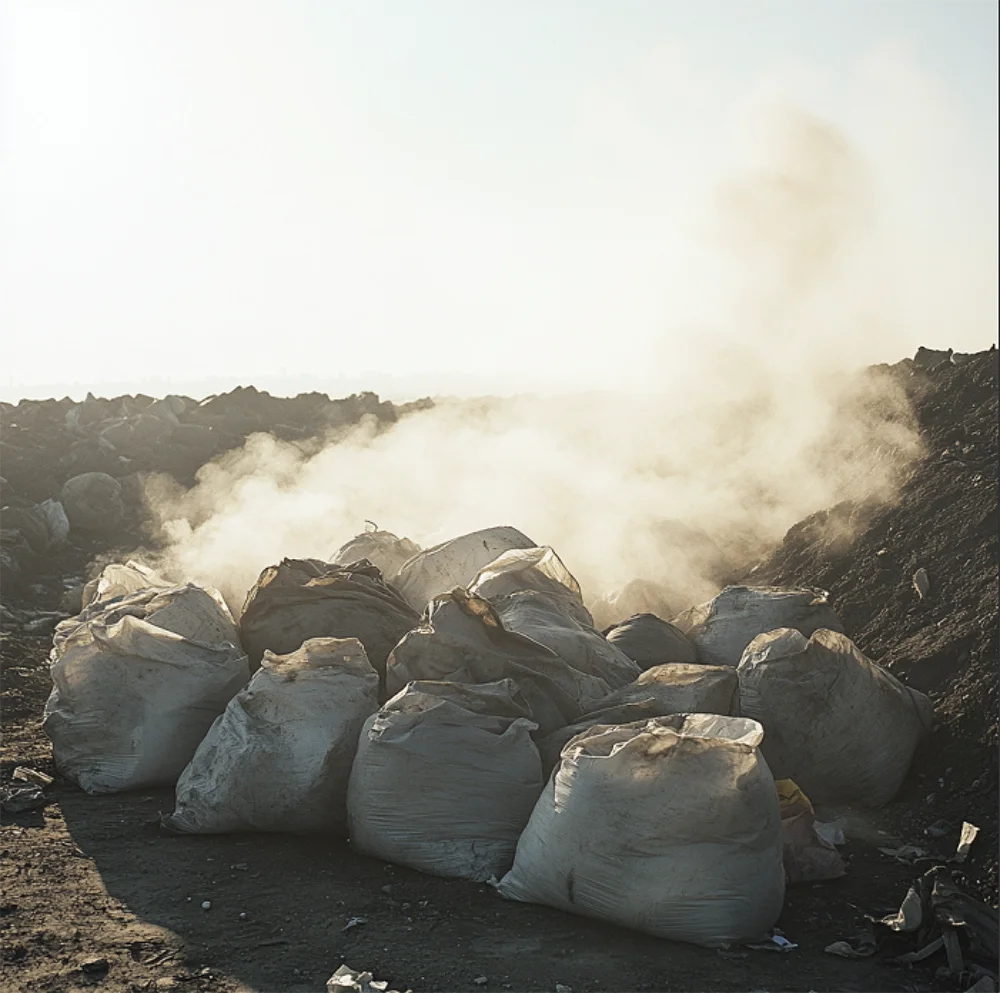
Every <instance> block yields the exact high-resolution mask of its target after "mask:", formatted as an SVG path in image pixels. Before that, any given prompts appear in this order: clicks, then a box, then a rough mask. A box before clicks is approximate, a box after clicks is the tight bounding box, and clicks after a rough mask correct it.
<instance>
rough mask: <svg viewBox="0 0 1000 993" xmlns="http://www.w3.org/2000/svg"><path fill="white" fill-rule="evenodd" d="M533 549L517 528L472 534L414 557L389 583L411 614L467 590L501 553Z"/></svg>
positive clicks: (489, 530) (487, 530)
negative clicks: (438, 598) (451, 593)
mask: <svg viewBox="0 0 1000 993" xmlns="http://www.w3.org/2000/svg"><path fill="white" fill-rule="evenodd" d="M534 547H535V543H534V542H533V541H532V540H531V539H530V538H528V537H526V536H525V535H523V534H521V532H520V531H518V530H517V529H516V528H511V527H498V528H486V529H485V530H483V531H473V532H472V533H471V534H463V535H462V536H461V537H460V538H453V539H452V540H451V541H446V542H443V543H442V544H440V545H435V546H434V547H433V548H428V549H427V550H426V551H423V552H420V554H419V555H415V556H414V557H413V558H412V559H410V560H409V562H407V563H406V564H405V565H404V566H403V567H402V568H401V569H400V570H399V572H398V573H397V574H396V576H395V577H394V578H393V579H392V580H391V583H392V585H393V586H395V587H396V589H397V590H399V592H400V593H402V595H403V598H404V599H405V600H406V602H407V603H408V604H409V605H410V606H411V607H412V608H413V609H414V610H417V611H422V610H423V609H424V607H425V606H426V605H427V604H428V603H429V602H430V601H431V600H432V599H433V598H434V597H436V596H439V595H441V594H443V593H448V592H449V591H451V590H453V589H455V588H456V587H459V586H461V587H465V586H468V585H469V583H471V582H472V581H473V579H475V578H476V574H477V573H478V572H479V570H480V569H482V568H483V566H486V565H489V564H490V562H492V561H493V560H494V559H495V558H496V557H497V556H498V555H501V554H502V553H503V552H506V551H509V550H510V549H512V548H534Z"/></svg>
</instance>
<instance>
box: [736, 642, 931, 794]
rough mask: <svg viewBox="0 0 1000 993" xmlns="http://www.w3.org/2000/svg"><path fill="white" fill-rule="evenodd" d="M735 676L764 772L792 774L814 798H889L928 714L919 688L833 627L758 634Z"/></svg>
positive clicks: (928, 722)
mask: <svg viewBox="0 0 1000 993" xmlns="http://www.w3.org/2000/svg"><path fill="white" fill-rule="evenodd" d="M739 678H740V707H741V710H742V712H743V714H745V715H746V716H747V717H752V718H753V719H754V720H757V721H759V722H760V723H761V724H762V725H763V727H764V731H765V738H764V743H763V745H762V746H761V751H762V752H763V753H764V757H765V758H766V759H767V763H768V765H769V766H770V767H771V771H772V772H773V773H774V775H775V776H776V777H777V778H778V779H793V780H795V782H796V783H797V784H798V785H799V786H800V787H801V789H802V790H803V791H804V792H805V794H806V795H807V796H808V797H809V799H810V800H812V801H813V803H826V804H837V803H847V804H853V805H859V806H863V807H880V806H882V805H883V804H885V803H888V802H889V801H890V800H891V799H892V798H893V797H894V796H895V795H896V793H897V792H898V790H899V788H900V786H901V785H902V783H903V779H904V778H905V776H906V773H907V771H908V770H909V768H910V762H911V760H912V758H913V754H914V752H915V751H916V749H917V745H918V744H919V743H920V740H921V738H923V737H924V735H925V734H926V733H927V732H928V731H929V730H930V728H931V725H932V723H933V719H934V711H933V706H932V705H931V702H930V700H929V699H928V698H927V697H926V696H925V695H924V694H923V693H920V692H918V691H917V690H914V689H912V688H910V687H908V686H904V685H903V684H902V683H901V682H900V681H899V680H898V679H896V677H895V676H893V675H892V674H891V673H890V672H887V671H886V670H885V669H883V668H882V667H881V666H879V665H876V664H875V663H874V662H872V661H871V660H870V659H868V658H866V657H865V656H864V655H863V654H862V653H861V652H860V651H858V649H857V648H856V647H855V645H854V643H853V642H852V641H851V640H850V638H848V637H847V636H846V635H843V634H839V633H838V632H836V631H826V630H820V631H816V632H815V633H814V634H813V635H812V637H811V638H809V639H806V638H805V637H804V636H803V635H802V634H800V633H799V632H798V631H795V630H792V629H790V628H780V629H778V630H776V631H771V632H768V633H767V634H762V635H760V636H758V637H757V638H755V639H754V640H753V641H752V642H751V643H750V645H749V646H748V647H747V650H746V652H745V653H744V655H743V659H742V661H741V662H740V666H739Z"/></svg>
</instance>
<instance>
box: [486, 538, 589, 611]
mask: <svg viewBox="0 0 1000 993" xmlns="http://www.w3.org/2000/svg"><path fill="white" fill-rule="evenodd" d="M524 590H535V591H536V592H538V593H547V594H549V595H550V596H553V597H555V598H557V599H558V600H559V601H560V603H561V604H562V605H563V606H564V608H565V610H566V612H567V613H569V614H570V616H572V617H573V619H574V620H576V621H579V622H580V623H581V624H584V625H586V626H587V627H593V626H594V619H593V617H591V616H590V611H589V610H587V608H586V607H585V606H584V605H583V597H582V595H581V593H580V584H579V583H578V582H577V581H576V579H575V578H574V576H573V574H572V573H571V572H570V571H569V569H567V568H566V566H565V565H564V564H563V561H562V559H560V558H559V556H558V555H556V553H555V552H554V551H553V550H552V549H551V548H549V547H548V546H543V547H541V548H525V549H513V550H511V551H509V552H504V553H503V555H500V556H499V557H497V558H496V559H494V560H493V561H492V562H491V563H490V564H489V565H488V566H486V567H485V568H484V569H480V570H479V573H478V574H477V576H476V578H475V579H474V580H473V581H472V583H471V584H470V585H469V592H470V593H472V594H474V595H475V596H481V597H483V598H484V599H486V600H489V601H490V602H496V599H497V598H498V597H503V596H506V595H508V594H510V593H519V592H521V591H524Z"/></svg>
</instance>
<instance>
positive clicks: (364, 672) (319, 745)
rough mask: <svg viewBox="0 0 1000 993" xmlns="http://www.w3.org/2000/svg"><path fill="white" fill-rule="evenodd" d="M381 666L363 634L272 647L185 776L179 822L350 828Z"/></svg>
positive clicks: (207, 828) (227, 827)
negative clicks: (352, 781) (355, 769)
mask: <svg viewBox="0 0 1000 993" xmlns="http://www.w3.org/2000/svg"><path fill="white" fill-rule="evenodd" d="M376 710H378V674H377V673H376V672H375V670H374V669H373V668H372V667H371V665H370V664H369V662H368V659H367V657H366V656H365V650H364V648H363V647H362V646H361V642H360V641H358V640H357V639H356V638H347V639H344V640H338V639H336V638H311V639H310V640H309V641H307V642H305V644H303V645H302V647H301V648H299V649H298V650H297V651H295V652H292V653H291V654H290V655H274V654H272V653H271V652H265V653H264V659H263V661H262V663H261V667H260V668H259V669H258V670H257V672H255V673H254V675H253V678H252V679H251V680H250V682H249V684H248V685H247V686H245V687H244V688H243V689H242V690H240V692H239V693H237V694H236V696H234V697H233V699H232V700H230V701H229V704H228V706H227V707H226V710H225V713H224V714H223V715H222V716H221V717H219V718H217V719H216V721H215V723H214V724H213V725H212V727H211V729H210V730H209V732H208V734H207V735H206V736H205V739H204V740H203V741H202V743H201V744H200V745H199V746H198V750H197V751H196V752H195V754H194V758H192V759H191V762H190V764H189V765H188V766H187V768H186V769H185V770H184V771H183V772H182V773H181V776H180V779H179V780H178V782H177V804H176V809H175V810H174V813H173V814H171V815H170V816H169V817H168V818H166V819H165V821H164V824H165V826H167V827H169V828H170V829H171V830H175V831H183V832H189V833H194V834H221V833H225V832H229V831H290V832H295V833H308V832H334V833H338V834H346V833H347V782H348V779H349V778H350V775H351V766H352V764H353V762H354V756H355V753H356V752H357V748H358V736H359V735H360V733H361V728H362V726H363V725H364V722H365V721H366V720H367V719H368V717H370V716H371V715H372V714H373V713H375V711H376Z"/></svg>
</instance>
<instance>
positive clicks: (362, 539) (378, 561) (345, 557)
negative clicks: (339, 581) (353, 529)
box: [330, 531, 420, 577]
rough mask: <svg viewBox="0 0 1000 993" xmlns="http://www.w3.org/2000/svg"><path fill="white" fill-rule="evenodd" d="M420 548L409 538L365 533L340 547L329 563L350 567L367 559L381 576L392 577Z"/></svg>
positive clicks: (388, 532)
mask: <svg viewBox="0 0 1000 993" xmlns="http://www.w3.org/2000/svg"><path fill="white" fill-rule="evenodd" d="M419 553H420V546H419V545H418V544H416V542H413V541H410V539H409V538H397V537H396V536H395V535H394V534H393V533H392V532H391V531H365V533H364V534H359V535H357V536H356V537H354V538H352V539H351V540H350V541H349V542H347V544H346V545H341V547H340V548H338V549H337V551H336V552H334V553H333V555H331V556H330V561H331V562H332V563H333V564H334V565H350V564H351V563H352V562H358V561H360V560H361V559H367V560H368V561H369V562H371V563H372V565H374V566H375V567H376V568H377V569H378V570H379V571H380V572H381V573H382V575H383V576H386V577H388V576H394V575H395V574H396V573H397V572H399V570H400V569H401V568H402V567H403V566H404V565H405V564H406V563H407V562H408V561H409V560H410V559H412V558H413V556H414V555H418V554H419Z"/></svg>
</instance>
